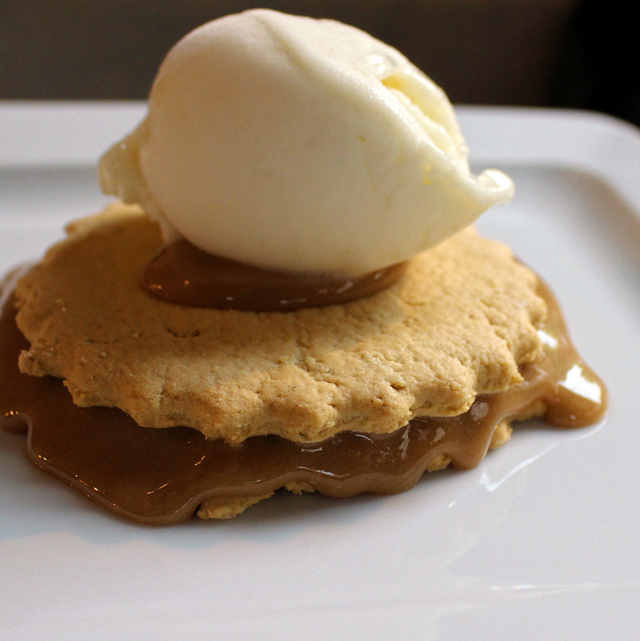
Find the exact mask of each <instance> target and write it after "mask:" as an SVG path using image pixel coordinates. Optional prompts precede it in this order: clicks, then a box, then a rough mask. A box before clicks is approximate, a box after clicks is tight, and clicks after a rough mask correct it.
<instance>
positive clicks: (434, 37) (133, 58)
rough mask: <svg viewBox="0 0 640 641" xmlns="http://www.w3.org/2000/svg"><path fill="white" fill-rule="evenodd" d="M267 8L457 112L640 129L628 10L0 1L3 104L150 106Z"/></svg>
mask: <svg viewBox="0 0 640 641" xmlns="http://www.w3.org/2000/svg"><path fill="white" fill-rule="evenodd" d="M257 6H263V7H270V8H273V9H278V10H281V11H285V12H288V13H296V14H304V15H310V16H314V17H329V18H335V19H338V20H341V21H343V22H346V23H349V24H352V25H355V26H358V27H360V28H362V29H364V30H366V31H368V32H370V33H371V34H373V35H375V36H376V37H378V38H380V39H382V40H384V41H385V42H388V43H389V44H391V45H393V46H395V47H397V48H398V49H400V50H401V51H402V52H403V53H404V54H405V55H407V57H408V58H409V59H411V60H412V61H413V62H414V63H416V64H417V65H418V66H419V67H421V68H422V69H423V70H424V71H425V72H426V73H427V74H428V75H429V76H431V77H432V78H433V79H434V80H435V81H436V82H437V83H438V84H440V85H441V86H442V87H443V88H444V89H445V91H446V92H447V93H448V95H449V97H450V98H451V100H452V101H453V102H455V103H466V104H498V105H530V106H552V107H572V108H581V109H592V110H598V111H603V112H606V113H610V114H613V115H615V116H618V117H620V118H624V119H626V120H629V121H631V122H634V123H635V124H638V125H640V65H639V64H638V63H639V62H640V54H639V53H638V48H637V46H636V43H637V40H638V37H637V33H636V27H635V21H634V20H632V16H631V12H632V7H633V3H631V2H628V1H627V0H625V1H624V2H623V1H622V0H277V1H275V0H272V1H269V0H262V2H251V1H249V0H0V100H2V99H71V100H78V99H80V100H82V99H87V100H92V99H93V100H95V99H128V98H145V97H146V96H147V94H148V92H149V88H150V86H151V82H152V80H153V77H154V75H155V72H156V70H157V68H158V65H159V64H160V62H161V61H162V58H163V57H164V55H165V53H166V52H167V51H168V49H169V48H170V47H171V46H172V45H173V44H174V43H175V42H176V41H177V40H178V39H179V38H180V37H182V36H183V35H184V34H186V33H187V32H188V31H190V30H191V29H193V28H194V27H196V26H197V25H199V24H202V23H203V22H206V21H208V20H212V19H213V18H217V17H219V16H222V15H225V14H227V13H234V12H237V11H242V10H244V9H248V8H251V7H257ZM634 18H635V11H634ZM632 29H633V32H632Z"/></svg>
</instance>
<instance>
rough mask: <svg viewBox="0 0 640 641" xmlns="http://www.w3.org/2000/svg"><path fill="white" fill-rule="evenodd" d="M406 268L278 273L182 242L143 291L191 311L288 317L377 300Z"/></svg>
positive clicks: (149, 274) (165, 253)
mask: <svg viewBox="0 0 640 641" xmlns="http://www.w3.org/2000/svg"><path fill="white" fill-rule="evenodd" d="M406 268H407V263H398V264H397V265H391V266H390V267H385V268H384V269H380V270H378V271H375V272H370V273H368V274H365V275H364V276H358V277H351V276H343V275H340V274H317V275H316V274H296V273H289V272H277V271H269V270H265V269H260V268H259V267H252V266H251V265H245V264H243V263H237V262H235V261H233V260H228V259H226V258H219V257H218V256H213V255H211V254H208V253H206V252H204V251H202V250H201V249H198V248H197V247H195V246H194V245H192V244H191V243H190V242H188V241H186V240H179V241H177V242H175V243H173V244H172V245H169V246H168V247H165V248H164V249H162V251H160V253H159V254H158V255H157V256H155V258H153V260H151V262H150V263H149V264H148V265H147V266H146V267H145V269H144V271H143V274H142V286H143V288H144V289H145V290H146V291H147V292H148V293H149V294H151V295H152V296H154V297H156V298H159V299H160V300H163V301H165V302H167V303H173V304H175V305H183V306H185V307H212V308H215V309H237V310H244V311H254V312H277V311H280V312H286V311H293V310H296V309H302V308H305V307H325V306H327V305H339V304H342V303H348V302H350V301H353V300H357V299H359V298H364V297H366V296H371V295H372V294H375V293H376V292H380V291H382V290H384V289H386V288H387V287H389V286H391V285H393V283H395V282H396V281H397V280H398V279H399V278H400V277H401V276H402V275H403V274H404V273H405V271H406Z"/></svg>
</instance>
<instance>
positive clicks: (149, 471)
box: [0, 287, 606, 524]
mask: <svg viewBox="0 0 640 641" xmlns="http://www.w3.org/2000/svg"><path fill="white" fill-rule="evenodd" d="M540 293H541V294H542V295H543V296H544V298H545V299H546V301H547V304H548V306H549V319H548V321H547V323H546V325H545V327H544V328H543V329H542V330H540V331H541V332H542V334H541V336H542V337H543V342H544V343H545V348H544V353H543V355H542V357H541V358H540V359H539V360H538V361H537V362H536V363H533V364H530V365H526V366H524V367H523V368H522V373H523V376H524V378H525V382H524V383H523V384H521V385H519V386H517V387H514V388H512V389H510V390H508V391H506V392H501V393H497V394H492V395H485V396H481V397H479V398H478V399H477V400H476V401H475V403H474V404H473V406H472V407H471V409H470V410H469V411H468V412H466V413H465V414H462V415H460V416H456V417H451V418H417V419H414V420H412V421H411V422H410V423H409V424H408V425H407V426H405V427H403V428H401V429H399V430H397V431H395V432H393V433H391V434H388V435H369V434H359V433H353V432H343V433H341V434H338V435H336V436H334V437H332V438H330V439H328V440H326V441H323V442H321V443H314V444H300V443H295V442H292V441H288V440H285V439H282V438H280V437H278V436H257V437H253V438H250V439H248V440H246V441H245V442H243V443H242V444H241V445H235V446H232V445H228V444H226V443H225V442H223V441H221V440H209V439H207V438H206V437H205V436H203V435H202V434H201V433H200V432H198V431H196V430H193V429H190V428H186V427H177V428H165V429H153V428H145V427H140V426H138V425H137V424H136V423H135V422H134V421H133V420H132V419H131V418H130V417H129V416H128V415H127V414H125V413H124V412H122V411H120V410H118V409H114V408H107V407H77V406H76V405H74V404H73V402H72V400H71V396H70V394H69V393H68V392H67V390H66V389H65V387H64V385H63V382H62V380H60V379H55V378H51V377H45V378H36V377H31V376H27V375H24V374H21V373H20V372H19V370H18V368H17V359H18V355H19V353H20V351H21V350H22V349H26V348H27V347H28V343H27V341H26V340H25V338H24V337H23V336H22V334H21V333H20V332H19V330H18V329H17V327H16V324H15V313H14V299H13V296H12V295H9V296H8V298H7V300H6V301H5V303H4V305H3V309H2V315H1V316H0V411H2V415H1V417H0V424H1V425H2V427H3V428H4V429H5V430H8V431H24V430H25V429H28V436H27V448H26V449H27V457H28V459H29V460H30V461H31V462H32V463H34V464H35V465H36V466H37V467H39V468H41V469H43V470H44V471H46V472H48V473H49V474H51V475H52V476H54V477H56V478H59V479H61V480H62V481H64V482H65V483H67V484H69V485H70V486H71V487H73V488H74V489H76V490H78V491H79V492H81V493H82V494H84V495H86V496H87V497H89V498H90V499H92V500H94V501H95V502H96V503H98V504H100V505H102V506H103V507H106V508H107V509H109V510H111V511H113V512H115V513H116V514H118V515H120V516H122V517H125V518H127V519H131V520H133V521H137V522H139V523H145V524H172V523H178V522H181V521H184V520H186V519H188V518H189V517H190V516H191V515H192V514H193V513H194V511H195V510H196V509H197V507H198V505H200V504H201V503H202V502H203V501H204V500H205V499H208V498H212V497H231V496H233V497H239V496H260V495H263V494H266V493H268V492H270V491H272V490H275V489H278V488H281V487H283V486H284V485H285V484H287V483H291V482H303V483H308V484H310V485H312V486H313V487H315V488H316V489H317V490H318V491H320V492H322V493H323V494H327V495H329V496H335V497H346V496H352V495H354V494H358V493H361V492H369V493H373V494H392V493H396V492H402V491H404V490H407V489H409V488H411V487H413V486H414V485H415V484H416V483H417V482H418V480H419V479H420V477H421V476H422V475H423V473H424V471H425V470H426V469H429V466H430V464H432V462H433V461H434V460H438V458H440V459H442V458H443V457H444V458H446V459H450V460H451V465H452V467H454V468H456V469H470V468H473V467H475V466H476V465H478V463H479V462H480V461H481V460H482V458H483V457H484V455H485V454H486V452H487V449H488V447H489V443H490V441H491V437H492V435H493V432H494V430H495V428H496V426H497V425H498V424H499V423H500V422H501V421H502V420H505V419H506V420H509V419H510V418H513V417H521V416H523V415H524V414H526V413H527V412H528V411H529V410H531V409H532V408H538V409H537V411H536V413H537V414H540V413H544V418H545V420H546V421H547V422H549V423H551V424H553V425H556V426H560V427H581V426H585V425H589V424H592V423H594V422H595V421H597V420H598V419H599V418H601V416H602V415H603V413H604V409H605V405H606V398H605V394H606V393H605V388H604V386H603V384H602V382H601V381H600V380H599V379H598V377H597V376H596V375H595V374H594V373H593V372H591V370H590V369H589V368H588V367H587V366H586V365H585V364H584V362H583V361H582V360H581V359H580V357H579V356H578V355H577V354H576V352H575V350H574V348H573V347H572V345H571V343H570V342H569V339H568V337H567V334H566V329H565V327H564V323H563V321H562V317H561V312H560V310H559V308H558V305H557V303H556V302H555V300H554V299H553V297H552V295H551V294H550V292H549V291H548V290H547V289H546V288H544V287H542V288H541V292H540ZM540 402H542V403H543V406H542V411H541V410H540Z"/></svg>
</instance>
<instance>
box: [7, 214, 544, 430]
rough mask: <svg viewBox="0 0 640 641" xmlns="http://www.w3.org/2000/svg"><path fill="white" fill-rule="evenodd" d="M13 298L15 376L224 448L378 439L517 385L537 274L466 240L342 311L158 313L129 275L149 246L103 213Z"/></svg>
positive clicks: (419, 259) (139, 218) (530, 340)
mask: <svg viewBox="0 0 640 641" xmlns="http://www.w3.org/2000/svg"><path fill="white" fill-rule="evenodd" d="M68 233H69V237H68V239H67V240H65V241H63V242H61V243H59V244H58V245H56V246H54V247H53V248H52V249H51V250H50V251H49V252H48V253H47V255H46V257H45V259H44V260H43V261H42V263H40V264H38V265H36V266H35V267H34V268H33V269H32V270H31V271H30V272H29V273H28V274H27V275H26V276H25V277H23V278H22V279H21V280H20V281H19V283H18V286H17V298H18V305H19V313H18V317H17V322H18V326H19V328H20V330H21V331H22V332H23V333H24V335H25V336H26V338H27V339H28V340H29V342H30V343H31V348H30V349H29V350H28V351H24V352H23V353H22V355H21V358H20V368H21V370H22V371H23V372H24V373H27V374H31V375H35V376H44V375H52V376H56V377H61V378H63V379H65V384H66V386H67V388H68V389H69V391H70V392H71V394H72V396H73V400H74V402H75V403H76V404H77V405H80V406H91V405H103V406H115V407H118V408H120V409H122V410H124V411H125V412H127V413H128V414H130V415H131V416H132V417H133V419H134V420H135V421H136V422H137V423H138V424H140V425H143V426H149V427H169V426H175V425H185V426H189V427H194V428H197V429H199V430H201V431H202V432H203V433H204V434H206V435H207V436H209V437H212V438H223V439H226V440H227V441H229V442H241V441H242V440H244V439H246V438H248V437H250V436H254V435H259V434H277V435H280V436H283V437H285V438H287V439H290V440H294V441H300V442H311V441H319V440H323V439H326V438H328V437H330V436H332V435H334V434H336V433H338V432H341V431H344V430H352V431H358V432H369V433H389V432H392V431H394V430H396V429H397V428H399V427H401V426H403V425H406V424H407V423H408V421H409V420H411V419H412V418H414V417H416V416H453V415H457V414H461V413H463V412H465V411H466V410H468V409H469V407H470V406H471V404H472V403H473V401H474V399H475V398H476V396H477V395H479V394H486V393H493V392H500V391H504V390H506V389H508V388H509V387H511V386H513V385H517V384H518V383H520V382H521V381H522V377H521V376H520V374H519V371H518V367H519V366H520V365H522V364H523V363H527V362H531V361H533V360H534V359H535V358H536V357H537V356H538V354H539V352H540V339H539V337H538V334H537V331H536V329H537V327H539V326H540V324H541V323H542V322H543V320H544V317H545V314H546V308H545V304H544V301H543V300H542V299H541V298H540V297H539V296H538V295H537V294H536V293H535V287H536V282H537V281H536V276H535V275H534V274H533V273H532V272H531V271H530V270H529V269H527V268H526V267H524V266H523V265H521V264H519V263H518V262H517V261H515V260H514V258H513V256H512V254H511V251H510V250H509V249H508V248H507V247H505V246H504V245H502V244H500V243H496V242H493V241H490V240H486V239H484V238H481V237H480V236H478V235H477V233H476V232H475V230H473V229H471V228H469V229H466V230H464V231H463V232H461V233H459V234H457V235H455V236H454V237H452V238H450V239H448V240H446V241H444V242H443V243H441V244H440V245H439V246H437V247H435V248H433V249H431V250H429V251H428V252H425V253H424V254H421V255H419V256H416V257H415V258H414V259H413V260H412V261H411V264H410V266H409V269H408V271H407V274H406V275H405V276H404V277H403V279H402V280H401V281H400V282H399V283H397V284H396V285H394V286H393V287H391V288H389V289H388V290H386V291H383V292H381V293H378V294H376V295H374V296H371V297H369V298H366V299H362V300H359V301H356V302H353V303H349V304H346V305H335V306H331V307H325V308H316V309H304V310H300V311H296V312H287V313H280V312H269V313H254V312H241V311H233V310H215V309H197V308H187V307H180V306H177V305H171V304H168V303H165V302H162V301H159V300H156V299H154V298H153V297H151V296H149V295H148V294H147V293H145V292H144V291H143V290H142V288H141V286H140V284H139V280H140V274H141V272H142V269H143V267H144V266H145V265H146V263H147V262H148V261H149V260H150V259H151V258H152V257H153V256H154V255H155V254H156V252H157V251H158V250H159V248H160V246H161V238H160V232H159V229H158V227H157V225H156V224H155V223H153V222H152V221H150V220H149V219H148V218H147V217H146V216H144V215H143V214H142V212H141V211H139V210H138V209H136V208H135V207H125V206H122V205H114V206H112V207H110V208H108V210H107V211H105V212H104V213H102V214H101V215H98V216H96V217H93V218H90V219H85V220H83V221H80V222H78V223H74V224H72V225H71V226H70V227H69V229H68Z"/></svg>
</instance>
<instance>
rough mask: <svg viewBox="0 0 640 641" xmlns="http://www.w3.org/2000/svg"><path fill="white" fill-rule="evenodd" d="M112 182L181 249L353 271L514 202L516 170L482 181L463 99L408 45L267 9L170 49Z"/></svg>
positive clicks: (266, 264) (217, 24)
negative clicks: (421, 65) (460, 116)
mask: <svg viewBox="0 0 640 641" xmlns="http://www.w3.org/2000/svg"><path fill="white" fill-rule="evenodd" d="M100 176H101V184H102V188H103V190H104V191H105V192H106V193H109V194H113V195H117V196H119V197H120V198H122V199H123V200H124V201H125V202H127V203H140V204H141V205H142V206H143V207H144V208H145V209H146V210H147V211H148V213H149V214H150V215H151V216H152V217H155V218H157V219H158V220H159V221H160V222H161V224H162V227H163V231H164V234H165V239H166V240H167V241H169V240H171V239H172V238H175V237H178V236H184V237H186V238H187V239H188V240H189V241H191V242H192V243H193V244H195V245H196V246H198V247H200V248H201V249H203V250H205V251H207V252H210V253H212V254H216V255H219V256H222V257H226V258H231V259H234V260H237V261H241V262H244V263H247V264H251V265H256V266H258V267H263V268H267V269H275V270H293V271H304V272H338V273H347V274H362V273H365V272H370V271H373V270H376V269H379V268H381V267H385V266H388V265H391V264H393V263H397V262H400V261H403V260H406V259H408V258H410V257H412V256H414V255H415V254H417V253H419V252H421V251H423V250H425V249H427V248H429V247H431V246H433V245H436V244H437V243H439V242H440V241H441V240H443V239H444V238H446V237H448V236H450V235H452V234H453V233H455V232H457V231H459V230H460V229H462V228H464V227H466V226H467V225H469V224H470V223H472V222H473V221H474V220H475V219H476V218H477V217H478V216H479V215H480V214H481V213H482V212H483V211H485V210H486V209H487V208H488V207H490V206H491V205H494V204H496V203H502V202H505V201H507V200H509V199H510V198H511V197H512V195H513V184H512V182H511V180H510V179H509V178H508V177H507V176H506V175H504V174H503V173H501V172H499V171H497V170H487V171H484V172H483V173H482V174H480V175H479V176H474V175H473V174H471V172H470V170H469V165H468V162H467V147H466V145H465V143H464V140H463V138H462V135H461V133H460V130H459V127H458V124H457V122H456V119H455V116H454V112H453V108H452V106H451V104H450V102H449V100H448V99H447V97H446V95H445V94H444V92H443V91H442V90H441V89H440V88H439V87H438V86H436V85H435V84H434V83H433V82H432V81H431V80H430V79H429V78H428V77H427V76H425V75H424V74H423V73H422V72H421V71H420V70H419V69H417V68H416V67H415V66H414V65H412V64H411V63H410V62H409V61H408V60H407V59H406V58H405V57H404V56H403V55H402V54H400V53H399V52H398V51H396V50H395V49H393V48H392V47H389V46H387V45H385V44H384V43H382V42H380V41H378V40H376V39H375V38H373V37H371V36H369V35H368V34H366V33H364V32H362V31H360V30H358V29H355V28H353V27H349V26H347V25H344V24H341V23H339V22H334V21H331V20H314V19H311V18H303V17H296V16H289V15H285V14H281V13H277V12H274V11H269V10H263V9H259V10H252V11H247V12H244V13H241V14H237V15H231V16H227V17H224V18H221V19H218V20H214V21H213V22H209V23H207V24H205V25H203V26H201V27H199V28H198V29H196V30H195V31H193V32H191V33H190V34H189V35H187V36H186V37H185V38H184V39H183V40H181V41H180V42H179V43H178V44H177V45H176V46H175V47H174V48H173V49H172V50H171V51H170V52H169V54H168V55H167V57H166V59H165V60H164V62H163V63H162V66H161V67H160V70H159V72H158V76H157V78H156V80H155V82H154V85H153V88H152V90H151V95H150V97H149V112H148V115H147V117H146V118H145V120H144V121H143V122H142V123H141V124H140V125H139V127H138V128H137V129H136V130H135V131H134V132H133V133H132V134H130V135H129V136H128V137H127V138H125V139H124V140H123V141H122V142H120V143H118V144H117V145H115V146H114V147H113V148H112V149H111V150H109V151H108V152H107V153H106V154H105V155H104V156H103V158H102V159H101V163H100Z"/></svg>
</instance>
